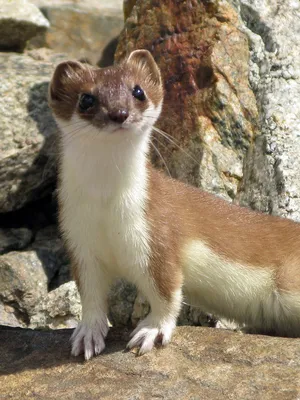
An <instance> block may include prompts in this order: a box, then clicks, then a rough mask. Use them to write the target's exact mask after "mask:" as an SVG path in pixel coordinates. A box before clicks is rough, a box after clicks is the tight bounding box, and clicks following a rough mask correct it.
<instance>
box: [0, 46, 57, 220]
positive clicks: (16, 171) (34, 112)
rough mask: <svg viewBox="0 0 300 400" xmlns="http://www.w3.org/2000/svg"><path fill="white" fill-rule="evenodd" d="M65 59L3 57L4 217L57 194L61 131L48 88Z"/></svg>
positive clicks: (0, 195)
mask: <svg viewBox="0 0 300 400" xmlns="http://www.w3.org/2000/svg"><path fill="white" fill-rule="evenodd" d="M34 57H35V59H34ZM64 58H65V57H64V56H62V55H53V54H47V53H45V52H40V53H39V52H35V53H33V54H32V55H31V56H30V55H19V54H14V53H0V71H1V86H0V143H1V145H0V150H1V151H0V212H7V211H12V210H16V209H19V208H21V207H22V206H24V205H25V204H26V203H28V202H30V201H33V200H36V199H38V198H40V197H42V196H45V195H46V194H48V193H51V191H52V190H53V184H54V182H55V174H56V160H55V159H56V157H55V155H56V145H55V139H56V135H55V133H56V132H57V128H56V125H55V122H54V119H53V117H52V115H51V112H50V109H49V107H48V104H47V88H48V83H49V80H50V76H51V74H52V73H53V70H54V65H55V64H57V63H58V62H59V61H62V60H63V59H64Z"/></svg>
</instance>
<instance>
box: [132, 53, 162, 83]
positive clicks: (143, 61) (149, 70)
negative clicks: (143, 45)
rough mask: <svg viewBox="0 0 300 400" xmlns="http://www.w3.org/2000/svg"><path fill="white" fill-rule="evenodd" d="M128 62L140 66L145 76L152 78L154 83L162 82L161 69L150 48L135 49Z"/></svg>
mask: <svg viewBox="0 0 300 400" xmlns="http://www.w3.org/2000/svg"><path fill="white" fill-rule="evenodd" d="M127 63H128V64H132V65H134V66H136V67H137V68H139V69H140V70H141V71H142V73H144V74H145V78H148V79H150V80H151V81H152V82H153V83H154V84H156V85H161V84H162V79H161V74H160V70H159V68H158V66H157V64H156V62H155V60H154V58H153V56H152V55H151V53H150V52H149V51H148V50H135V51H133V52H132V53H131V54H130V55H129V57H128V59H127Z"/></svg>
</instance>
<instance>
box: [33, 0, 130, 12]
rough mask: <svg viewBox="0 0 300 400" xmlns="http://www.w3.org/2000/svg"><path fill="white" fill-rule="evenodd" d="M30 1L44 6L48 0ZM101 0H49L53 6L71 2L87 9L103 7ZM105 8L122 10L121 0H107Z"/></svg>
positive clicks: (47, 3) (38, 5)
mask: <svg viewBox="0 0 300 400" xmlns="http://www.w3.org/2000/svg"><path fill="white" fill-rule="evenodd" d="M30 2H31V3H33V4H35V5H36V6H37V7H39V8H41V7H46V6H48V5H49V0H30ZM103 3H104V2H103V1H99V0H51V4H52V5H55V6H61V5H63V4H69V5H70V4H72V5H73V6H80V7H85V8H87V9H90V8H97V9H99V10H101V9H103ZM105 7H106V8H112V9H115V10H122V7H123V0H109V1H107V2H106V4H105Z"/></svg>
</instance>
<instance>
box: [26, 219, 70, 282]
mask: <svg viewBox="0 0 300 400" xmlns="http://www.w3.org/2000/svg"><path fill="white" fill-rule="evenodd" d="M31 248H32V249H33V250H35V252H36V255H37V257H38V258H39V259H40V260H41V261H42V263H43V267H44V269H45V271H46V274H47V277H48V283H49V287H50V288H55V287H57V286H59V285H60V284H63V283H66V282H68V281H69V280H70V279H71V277H70V272H69V259H68V257H67V254H66V251H65V249H64V246H63V241H62V239H61V238H60V237H59V235H58V230H57V226H56V225H50V226H48V227H46V228H44V229H42V230H40V231H39V232H38V233H37V235H36V237H35V241H34V243H33V244H32V247H31Z"/></svg>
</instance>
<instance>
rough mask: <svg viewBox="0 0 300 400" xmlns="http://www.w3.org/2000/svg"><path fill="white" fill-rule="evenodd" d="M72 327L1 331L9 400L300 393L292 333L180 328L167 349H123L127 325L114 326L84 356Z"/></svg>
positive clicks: (284, 397)
mask: <svg viewBox="0 0 300 400" xmlns="http://www.w3.org/2000/svg"><path fill="white" fill-rule="evenodd" d="M70 335H71V332H70V330H63V331H55V332H53V331H52V332H38V331H31V330H15V329H8V328H4V329H2V330H1V329H0V354H1V363H0V385H1V395H2V397H3V398H5V399H6V398H7V399H10V398H12V399H14V400H19V399H20V400H23V399H25V398H41V399H76V398H78V399H84V400H93V399H101V400H105V399H107V400H111V399H122V400H129V399H130V400H133V399H136V400H142V399H145V400H147V399H156V398H161V399H165V400H179V399H180V400H181V399H195V400H196V399H210V400H219V399H243V400H253V399H256V400H296V399H298V398H299V394H300V391H299V376H300V354H299V344H298V341H297V340H294V339H283V338H271V337H265V336H255V335H241V334H236V333H232V332H226V331H221V330H214V329H209V328H191V327H181V328H177V329H176V332H175V335H174V337H173V340H172V342H171V344H170V345H169V346H168V347H166V348H164V349H154V350H153V351H152V352H150V353H148V354H146V355H143V356H142V357H136V356H135V354H134V352H125V351H124V349H125V346H126V343H127V340H128V339H129V338H128V331H127V330H124V329H123V330H111V331H110V332H109V334H108V338H107V341H106V350H105V351H104V353H103V354H101V355H100V356H98V357H96V358H94V359H92V360H90V361H88V362H85V363H84V362H83V357H79V358H75V357H71V355H70V345H69V339H70Z"/></svg>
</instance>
